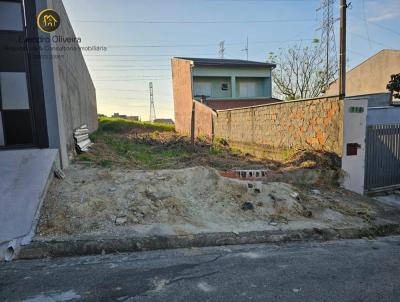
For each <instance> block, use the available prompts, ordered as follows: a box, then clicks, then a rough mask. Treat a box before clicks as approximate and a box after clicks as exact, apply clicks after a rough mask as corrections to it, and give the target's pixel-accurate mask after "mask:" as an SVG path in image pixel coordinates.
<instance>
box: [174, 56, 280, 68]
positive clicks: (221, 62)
mask: <svg viewBox="0 0 400 302" xmlns="http://www.w3.org/2000/svg"><path fill="white" fill-rule="evenodd" d="M176 59H182V60H189V61H193V63H194V65H195V66H224V67H267V68H275V67H276V64H273V63H268V62H256V61H246V60H234V59H209V58H188V57H177V58H176Z"/></svg>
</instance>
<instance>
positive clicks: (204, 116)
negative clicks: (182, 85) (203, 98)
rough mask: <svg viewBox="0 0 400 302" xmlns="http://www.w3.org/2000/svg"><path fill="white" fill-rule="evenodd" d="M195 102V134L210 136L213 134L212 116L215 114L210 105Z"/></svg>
mask: <svg viewBox="0 0 400 302" xmlns="http://www.w3.org/2000/svg"><path fill="white" fill-rule="evenodd" d="M194 104H195V115H194V117H195V121H196V123H195V136H200V135H206V136H208V137H212V134H213V117H214V118H215V117H216V116H217V114H216V112H215V111H213V110H212V109H211V108H210V107H208V106H206V105H204V104H202V103H200V102H197V101H194Z"/></svg>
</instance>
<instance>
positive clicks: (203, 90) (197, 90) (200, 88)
mask: <svg viewBox="0 0 400 302" xmlns="http://www.w3.org/2000/svg"><path fill="white" fill-rule="evenodd" d="M193 89H194V95H195V96H200V95H202V96H203V95H204V96H208V97H210V96H211V83H208V82H197V83H196V82H195V83H194V85H193Z"/></svg>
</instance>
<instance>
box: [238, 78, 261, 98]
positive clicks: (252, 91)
mask: <svg viewBox="0 0 400 302" xmlns="http://www.w3.org/2000/svg"><path fill="white" fill-rule="evenodd" d="M239 96H240V97H241V98H249V97H255V96H257V85H256V83H255V82H239Z"/></svg>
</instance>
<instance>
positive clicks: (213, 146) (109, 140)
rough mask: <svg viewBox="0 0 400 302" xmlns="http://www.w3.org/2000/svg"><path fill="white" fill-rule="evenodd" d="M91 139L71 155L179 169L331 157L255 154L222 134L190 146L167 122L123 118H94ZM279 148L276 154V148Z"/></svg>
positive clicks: (328, 164)
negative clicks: (95, 128) (91, 143)
mask: <svg viewBox="0 0 400 302" xmlns="http://www.w3.org/2000/svg"><path fill="white" fill-rule="evenodd" d="M91 138H92V140H93V141H94V142H95V145H94V146H93V148H92V150H91V152H89V153H85V154H81V155H79V156H78V158H77V160H78V161H80V162H83V163H87V164H90V165H95V166H102V167H111V166H114V165H118V166H126V167H129V168H134V169H151V170H157V169H179V168H187V167H195V166H209V167H213V168H216V169H219V170H228V169H232V168H255V169H261V168H268V169H271V170H277V169H279V168H284V167H299V168H317V167H324V168H330V169H334V168H336V167H338V166H339V162H338V159H337V157H335V156H333V155H332V154H328V153H318V152H310V151H306V152H303V151H296V152H294V151H291V152H289V151H288V150H282V151H279V150H278V151H276V150H275V152H274V156H273V157H271V158H269V157H268V156H264V157H263V158H256V157H254V156H251V155H250V154H245V153H243V152H241V151H239V150H238V149H235V148H232V147H230V146H229V144H228V143H227V142H226V141H225V140H223V139H218V138H216V139H214V142H211V141H210V140H209V139H207V138H205V137H204V138H198V139H197V140H196V142H195V146H192V145H191V143H190V140H189V138H188V137H186V136H182V135H180V134H178V133H176V132H175V130H174V127H173V126H171V125H163V124H149V123H142V122H135V121H129V120H124V119H113V118H100V119H99V130H98V131H97V132H96V133H94V134H92V135H91ZM277 152H280V156H279V158H280V160H276V159H273V158H276V153H277Z"/></svg>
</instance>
